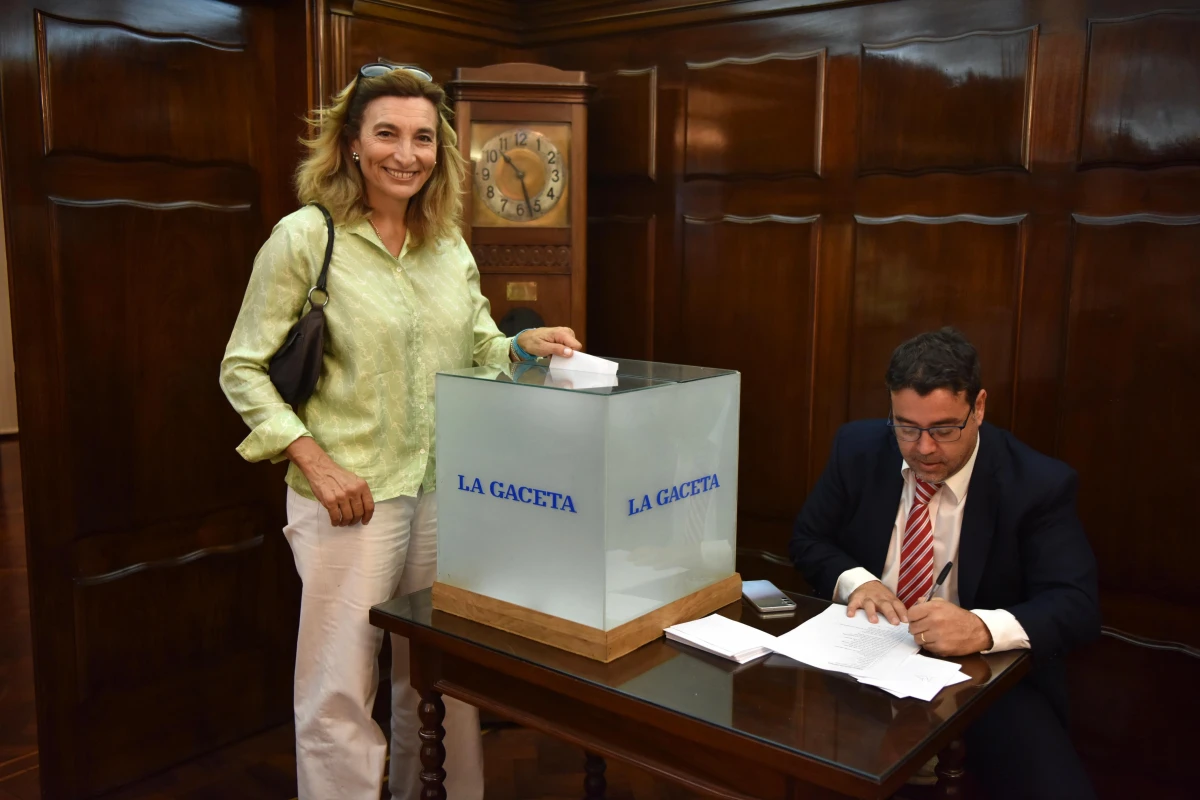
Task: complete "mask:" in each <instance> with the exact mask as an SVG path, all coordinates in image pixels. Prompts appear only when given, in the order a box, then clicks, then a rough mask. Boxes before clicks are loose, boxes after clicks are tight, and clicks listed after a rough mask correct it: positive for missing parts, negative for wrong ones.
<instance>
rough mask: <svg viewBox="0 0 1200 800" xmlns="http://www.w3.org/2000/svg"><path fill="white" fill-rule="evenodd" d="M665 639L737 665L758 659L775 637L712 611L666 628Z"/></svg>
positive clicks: (769, 647) (770, 646)
mask: <svg viewBox="0 0 1200 800" xmlns="http://www.w3.org/2000/svg"><path fill="white" fill-rule="evenodd" d="M666 634H667V638H668V639H671V640H673V641H676V642H683V643H684V644H688V645H691V646H692V647H697V648H699V649H701V650H703V651H705V652H707V653H712V654H713V655H715V656H721V657H722V658H728V659H731V660H733V661H736V662H737V663H739V664H745V663H746V662H747V661H753V660H754V659H756V658H762V657H763V656H765V655H767V654H769V653H770V652H771V651H772V645H773V644H774V642H775V637H774V636H772V635H771V634H769V633H764V632H763V631H760V630H758V629H757V628H751V627H750V626H749V625H743V624H742V623H740V622H734V621H733V620H731V619H729V618H728V617H722V616H721V615H720V614H713V615H712V616H709V617H704V618H703V619H697V620H693V621H692V622H681V623H680V624H678V625H672V626H671V627H669V628H667V629H666Z"/></svg>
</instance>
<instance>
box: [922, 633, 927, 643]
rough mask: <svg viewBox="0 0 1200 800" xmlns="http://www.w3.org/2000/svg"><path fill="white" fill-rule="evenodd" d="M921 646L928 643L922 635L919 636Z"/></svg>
mask: <svg viewBox="0 0 1200 800" xmlns="http://www.w3.org/2000/svg"><path fill="white" fill-rule="evenodd" d="M921 644H928V642H926V641H925V634H923V633H922V634H921Z"/></svg>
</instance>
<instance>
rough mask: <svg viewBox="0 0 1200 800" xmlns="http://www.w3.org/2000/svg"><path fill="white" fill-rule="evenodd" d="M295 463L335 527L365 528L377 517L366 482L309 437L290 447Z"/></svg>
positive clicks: (301, 438) (289, 456) (304, 437)
mask: <svg viewBox="0 0 1200 800" xmlns="http://www.w3.org/2000/svg"><path fill="white" fill-rule="evenodd" d="M287 455H288V458H290V459H291V460H292V463H294V464H295V465H296V466H297V467H299V468H300V471H301V472H303V473H304V477H305V478H307V479H308V485H309V486H310V487H312V490H313V494H315V495H316V496H317V502H319V503H320V504H321V505H323V506H324V507H325V509H326V510H327V511H328V512H329V521H330V522H332V523H333V525H334V526H335V527H339V526H346V525H357V524H358V523H359V522H362V524H363V525H366V524H367V523H368V522H370V521H371V517H372V516H374V514H375V499H374V498H372V497H371V490H370V488H368V487H367V482H366V481H364V480H363V479H362V478H360V477H358V476H357V475H355V474H354V473H353V472H350V471H349V470H345V469H342V468H341V467H339V466H338V465H337V463H335V462H334V460H333V459H332V458H330V457H329V454H328V453H326V452H325V451H324V450H322V449H321V446H320V445H319V444H317V443H316V442H315V441H313V439H312V438H311V437H309V436H302V437H300V438H299V439H297V440H296V441H294V442H292V443H291V444H290V445H288V448H287Z"/></svg>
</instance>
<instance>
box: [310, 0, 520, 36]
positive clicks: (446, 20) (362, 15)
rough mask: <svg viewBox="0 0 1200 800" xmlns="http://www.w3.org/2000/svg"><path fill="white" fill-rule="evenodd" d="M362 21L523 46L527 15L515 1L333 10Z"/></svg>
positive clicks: (371, 0)
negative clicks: (524, 14)
mask: <svg viewBox="0 0 1200 800" xmlns="http://www.w3.org/2000/svg"><path fill="white" fill-rule="evenodd" d="M332 10H333V13H335V14H345V15H347V16H352V17H356V18H359V19H375V20H381V21H384V22H392V23H400V24H402V25H407V26H412V27H418V28H425V29H427V30H435V31H445V32H447V33H453V34H457V35H459V36H464V37H467V38H471V39H479V40H482V41H486V42H493V43H496V44H502V45H510V46H520V45H521V44H522V29H523V26H524V21H523V14H522V12H521V11H520V9H519V8H518V7H517V5H516V3H515V2H513V0H497V1H496V2H485V1H484V0H457V2H431V1H430V0H406V1H403V2H402V0H353V2H344V3H339V4H338V7H335V8H333V9H332Z"/></svg>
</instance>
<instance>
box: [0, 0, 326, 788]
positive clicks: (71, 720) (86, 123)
mask: <svg viewBox="0 0 1200 800" xmlns="http://www.w3.org/2000/svg"><path fill="white" fill-rule="evenodd" d="M0 13H2V14H3V24H2V25H0V31H3V32H2V33H0V37H2V39H0V41H2V45H3V57H4V64H5V67H4V73H3V76H2V79H3V94H4V101H5V102H4V108H3V114H4V139H5V141H4V146H5V147H4V170H3V175H4V192H5V203H4V212H5V223H6V231H7V233H8V237H9V241H8V248H9V255H10V259H9V265H10V268H11V273H12V276H11V277H12V280H11V286H12V308H13V322H14V340H15V355H16V364H17V373H18V384H17V388H18V400H19V403H20V411H21V423H22V426H21V442H22V446H21V458H22V467H21V473H22V483H23V487H24V501H25V502H24V508H25V515H26V516H25V519H26V536H27V541H28V557H29V578H30V595H31V606H32V619H31V621H32V627H33V643H34V663H35V667H36V678H37V686H36V694H37V702H38V712H39V716H38V734H39V761H40V767H41V769H40V772H41V775H42V782H43V789H44V795H45V796H46V797H83V796H89V795H94V794H96V793H98V792H101V791H103V790H105V789H108V788H111V787H113V786H117V785H119V784H121V783H124V782H126V781H129V780H131V779H134V778H138V777H141V776H143V775H145V774H147V773H148V772H151V771H155V770H159V769H162V768H163V767H164V766H167V765H169V764H171V763H174V762H177V761H180V760H183V759H187V758H190V757H192V756H194V755H197V754H198V753H201V752H205V751H207V750H210V749H212V748H214V747H217V746H219V745H221V744H223V743H225V742H229V741H232V740H236V739H238V738H241V737H243V736H246V735H248V734H250V733H253V732H255V731H258V730H261V729H263V728H264V727H268V726H271V725H275V724H279V723H280V722H282V721H284V720H286V719H287V718H288V717H289V716H290V714H289V711H290V707H291V690H290V681H289V676H290V675H291V673H292V662H293V653H294V647H295V644H294V642H295V638H294V637H295V627H296V622H297V619H298V603H297V601H298V596H299V592H298V588H299V586H298V581H297V580H296V578H295V570H294V566H293V564H292V558H291V554H290V553H289V552H288V548H287V545H286V543H285V542H284V541H283V538H282V537H281V536H280V533H279V531H280V529H281V527H282V525H283V524H284V518H283V499H284V494H283V488H284V487H283V485H282V482H281V478H282V473H281V472H280V471H279V470H278V469H268V468H266V467H264V466H252V465H249V464H245V463H244V462H242V461H241V459H239V458H238V457H237V455H236V453H235V452H234V447H235V446H236V445H237V443H238V442H239V441H241V439H242V438H243V437H244V436H245V435H246V429H245V426H244V425H243V423H242V421H241V420H240V419H239V418H238V417H237V415H236V414H235V413H233V411H232V410H231V409H230V408H229V405H228V403H227V402H226V400H225V398H224V397H223V396H222V394H221V391H220V388H219V387H218V385H217V381H216V374H217V366H218V364H219V363H220V360H221V355H222V353H223V352H224V347H225V342H226V340H227V339H228V337H229V331H230V329H231V328H232V325H233V320H234V317H235V316H236V315H237V310H238V308H239V306H240V304H241V299H242V295H243V293H244V291H245V285H246V281H247V279H248V277H249V274H250V265H251V263H252V260H253V258H254V254H255V252H256V251H257V250H258V247H259V246H260V244H261V243H262V241H263V240H264V239H265V238H266V236H267V234H268V233H269V231H270V229H271V226H272V225H273V224H274V222H275V220H277V219H278V218H279V217H280V216H282V215H283V214H285V213H287V212H289V211H290V210H291V209H293V208H294V207H295V202H294V200H290V199H289V197H288V194H289V191H288V174H289V173H290V171H291V169H292V166H293V164H294V163H295V162H294V160H295V158H296V155H297V151H298V150H299V147H298V145H297V144H296V137H297V135H298V134H299V133H300V132H301V124H300V122H299V116H300V114H301V113H302V112H303V110H304V108H303V106H304V94H305V91H304V89H305V76H304V74H303V72H298V71H297V69H296V67H295V65H296V64H297V63H303V61H304V54H305V53H304V43H305V36H304V29H305V17H304V10H303V7H300V6H294V7H292V8H291V9H288V8H285V7H268V6H263V5H257V4H254V3H243V4H231V3H225V2H217V1H216V0H195V2H192V1H191V0H189V2H187V3H182V2H158V1H157V0H154V1H153V2H151V0H128V1H127V0H122V1H121V2H115V1H114V2H90V0H89V2H82V1H81V0H45V2H33V0H30V2H14V3H9V4H6V5H5V7H4V10H3V12H0ZM97 86H103V87H105V88H104V90H103V91H97V88H96V87H97ZM230 687H235V688H233V689H231V688H230Z"/></svg>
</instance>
